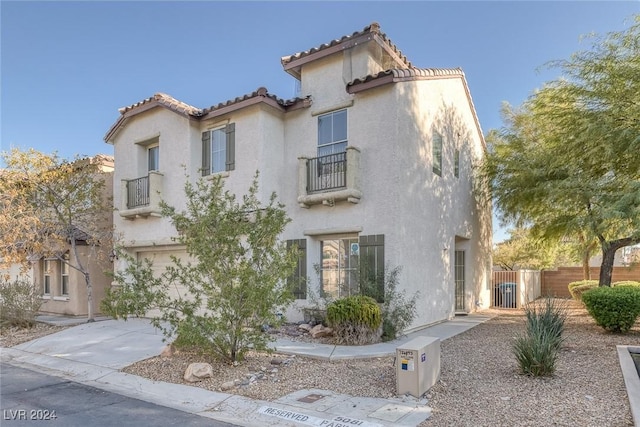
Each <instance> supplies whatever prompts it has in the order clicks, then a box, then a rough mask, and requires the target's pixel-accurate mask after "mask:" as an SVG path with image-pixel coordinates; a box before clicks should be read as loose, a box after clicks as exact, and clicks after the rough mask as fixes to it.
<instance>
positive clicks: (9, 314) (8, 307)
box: [0, 279, 43, 328]
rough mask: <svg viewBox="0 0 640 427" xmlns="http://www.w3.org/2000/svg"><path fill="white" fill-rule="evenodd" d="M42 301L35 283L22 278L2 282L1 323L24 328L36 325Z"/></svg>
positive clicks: (0, 286) (0, 298) (0, 288)
mask: <svg viewBox="0 0 640 427" xmlns="http://www.w3.org/2000/svg"><path fill="white" fill-rule="evenodd" d="M42 302H43V301H42V298H40V292H39V291H38V290H37V289H36V287H35V285H34V284H33V283H30V282H28V281H26V280H20V279H17V280H15V281H14V282H2V283H0V324H1V325H2V326H3V327H4V326H19V327H22V328H28V327H31V326H33V325H35V324H36V315H37V314H38V311H39V310H40V307H41V306H42Z"/></svg>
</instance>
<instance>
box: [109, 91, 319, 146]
mask: <svg viewBox="0 0 640 427" xmlns="http://www.w3.org/2000/svg"><path fill="white" fill-rule="evenodd" d="M258 102H267V103H268V104H271V105H272V106H274V107H276V108H281V109H282V110H283V111H285V110H291V109H296V108H303V107H308V106H309V105H311V99H310V98H309V97H306V98H293V99H286V100H285V99H281V98H278V97H277V96H275V95H272V94H270V93H269V91H268V90H267V89H266V88H264V87H260V88H258V89H257V90H256V91H254V92H251V93H249V94H246V95H243V96H239V97H237V98H234V99H230V100H228V101H225V102H221V103H219V104H216V105H213V106H211V107H209V108H205V109H200V108H196V107H194V106H191V105H189V104H186V103H184V102H182V101H178V100H177V99H175V98H173V97H172V96H170V95H167V94H164V93H156V94H155V95H153V96H152V97H150V98H146V99H143V100H142V101H140V102H136V103H135V104H131V105H129V106H127V107H123V108H120V109H119V110H118V111H119V112H120V117H119V118H118V120H117V121H116V122H115V123H114V124H113V125H112V126H111V128H110V129H109V130H108V131H107V133H106V135H105V137H104V140H105V141H110V140H111V138H112V137H113V136H114V135H115V134H116V133H117V132H118V130H119V129H120V128H121V127H122V126H123V125H124V124H125V122H126V121H127V120H128V119H129V118H130V117H131V116H135V115H136V114H138V113H141V112H143V111H146V110H148V109H150V108H154V107H156V106H163V107H166V108H168V109H170V110H171V111H174V112H176V113H178V114H181V115H183V116H189V117H191V118H194V119H206V118H209V117H211V116H215V115H219V114H224V113H227V112H229V111H231V110H234V109H239V108H243V107H245V106H248V105H250V104H254V103H258ZM205 116H206V117H205Z"/></svg>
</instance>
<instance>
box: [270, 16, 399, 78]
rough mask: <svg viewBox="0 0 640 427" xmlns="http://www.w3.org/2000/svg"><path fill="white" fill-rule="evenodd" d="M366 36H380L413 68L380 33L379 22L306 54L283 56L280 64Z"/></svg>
mask: <svg viewBox="0 0 640 427" xmlns="http://www.w3.org/2000/svg"><path fill="white" fill-rule="evenodd" d="M366 35H372V36H378V37H379V40H380V41H382V42H383V43H384V44H386V45H387V46H388V47H389V49H391V50H392V51H393V52H394V53H395V54H396V55H397V57H398V58H399V59H400V61H402V62H403V63H404V64H403V65H405V66H406V67H407V68H410V67H411V62H410V61H409V60H408V59H407V57H406V56H404V55H403V54H402V52H401V51H400V49H398V47H397V46H396V45H395V44H393V43H392V42H391V40H390V39H389V38H387V36H386V34H384V33H383V32H381V31H380V24H378V23H377V22H373V23H371V25H367V26H366V27H364V29H363V30H362V31H356V32H354V33H353V34H351V35H346V36H343V37H341V38H340V39H336V40H332V41H330V42H329V43H324V44H321V45H320V46H318V47H313V48H311V49H309V50H306V51H304V52H298V53H294V54H293V55H289V56H283V57H282V58H281V60H280V62H281V63H282V65H283V66H286V65H287V64H289V63H290V62H292V61H295V60H298V59H302V58H304V57H306V56H309V55H311V54H314V53H316V52H321V51H323V50H326V49H329V48H331V47H333V46H337V45H339V44H342V43H345V44H346V43H348V42H350V41H352V40H354V39H357V38H359V37H362V36H366Z"/></svg>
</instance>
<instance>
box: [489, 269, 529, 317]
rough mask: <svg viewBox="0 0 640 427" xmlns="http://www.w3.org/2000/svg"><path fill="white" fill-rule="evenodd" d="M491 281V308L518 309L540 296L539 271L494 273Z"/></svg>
mask: <svg viewBox="0 0 640 427" xmlns="http://www.w3.org/2000/svg"><path fill="white" fill-rule="evenodd" d="M491 277H492V279H491V285H492V288H491V306H492V307H496V308H520V307H522V306H524V305H525V304H527V303H528V302H530V301H533V300H535V299H536V298H538V297H539V296H540V292H541V289H540V271H534V270H517V271H494V272H493V274H492V276H491Z"/></svg>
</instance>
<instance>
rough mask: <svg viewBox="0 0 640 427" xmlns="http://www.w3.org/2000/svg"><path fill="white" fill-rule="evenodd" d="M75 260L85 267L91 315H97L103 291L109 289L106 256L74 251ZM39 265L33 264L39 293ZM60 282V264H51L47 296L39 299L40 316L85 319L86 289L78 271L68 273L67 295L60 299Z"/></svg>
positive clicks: (88, 250) (84, 249)
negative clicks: (90, 296)
mask: <svg viewBox="0 0 640 427" xmlns="http://www.w3.org/2000/svg"><path fill="white" fill-rule="evenodd" d="M78 253H79V257H80V258H81V260H82V263H83V264H84V265H87V266H88V269H89V275H90V277H91V282H92V296H93V308H94V314H98V313H100V301H102V299H104V296H105V293H106V289H108V288H109V286H110V285H111V278H110V276H109V275H108V274H107V273H106V271H108V270H110V269H111V268H112V265H111V262H109V260H108V254H107V253H103V254H100V255H97V254H96V253H94V252H93V251H92V249H91V247H89V246H79V247H78ZM70 262H71V264H74V265H77V262H76V260H75V258H74V257H73V254H70ZM42 265H43V264H42V261H39V262H36V263H34V264H33V271H34V280H35V284H36V286H38V288H39V289H41V290H43V289H44V285H43V283H44V274H43V272H42ZM61 290H62V289H61V279H60V264H59V262H55V263H53V268H52V272H51V293H50V295H43V296H42V300H43V304H42V307H41V308H40V311H41V312H43V313H54V314H63V315H69V316H86V315H87V313H88V302H87V285H86V281H85V278H84V275H83V274H82V273H80V272H79V271H78V270H76V269H73V268H70V269H69V294H68V295H67V296H64V295H62V292H61Z"/></svg>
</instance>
